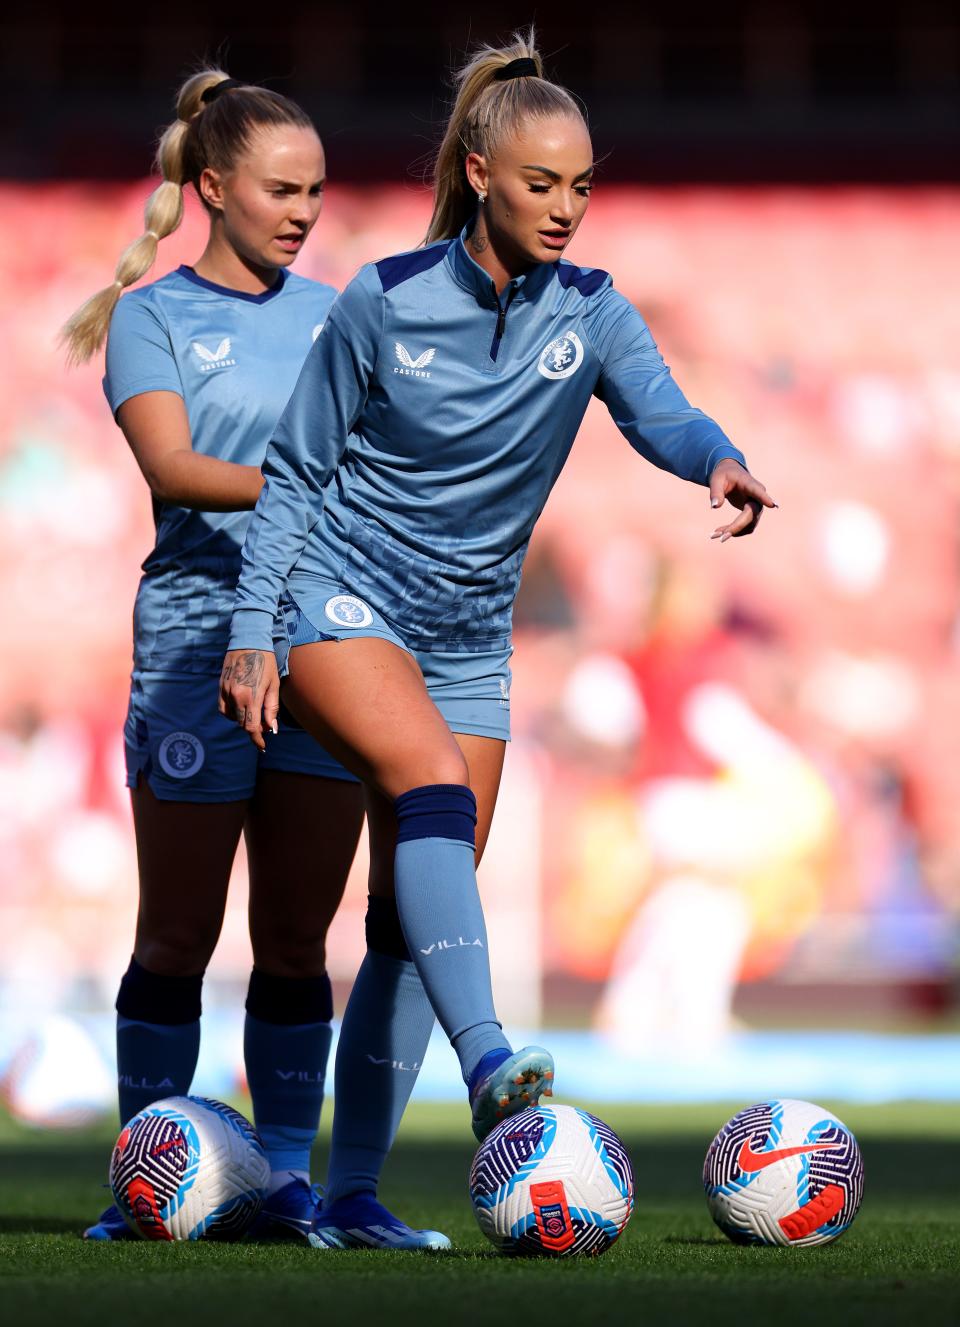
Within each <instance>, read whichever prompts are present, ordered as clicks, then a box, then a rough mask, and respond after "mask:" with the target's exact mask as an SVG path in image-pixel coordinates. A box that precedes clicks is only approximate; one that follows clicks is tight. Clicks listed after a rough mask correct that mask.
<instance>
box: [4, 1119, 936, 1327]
mask: <svg viewBox="0 0 960 1327" xmlns="http://www.w3.org/2000/svg"><path fill="white" fill-rule="evenodd" d="M741 1104H743V1103H741ZM736 1108H737V1107H736V1106H735V1105H730V1106H725V1105H721V1106H696V1107H685V1106H681V1107H628V1108H624V1107H613V1106H599V1107H595V1109H596V1111H597V1113H598V1114H599V1115H600V1116H601V1117H602V1118H604V1119H606V1120H608V1121H609V1123H610V1124H611V1125H612V1126H613V1127H614V1128H615V1129H617V1130H618V1131H619V1132H620V1133H621V1135H622V1136H623V1137H624V1139H625V1140H626V1142H627V1143H628V1145H629V1147H630V1152H631V1155H632V1157H633V1162H634V1167H635V1170H636V1177H637V1206H636V1212H635V1215H634V1217H633V1220H632V1221H631V1223H630V1226H629V1228H628V1230H627V1232H626V1234H625V1235H624V1236H623V1237H622V1239H621V1240H620V1241H619V1243H618V1244H617V1245H616V1246H615V1247H614V1248H613V1250H611V1252H610V1253H608V1254H606V1255H605V1256H604V1257H602V1258H598V1259H595V1260H583V1261H578V1260H575V1259H573V1260H569V1261H566V1262H546V1261H538V1262H530V1261H511V1260H508V1259H503V1258H499V1257H497V1256H496V1255H494V1254H493V1252H492V1251H491V1250H490V1248H489V1246H488V1245H487V1244H486V1243H485V1241H484V1240H483V1238H482V1236H481V1235H480V1233H479V1231H478V1230H477V1227H476V1225H475V1224H474V1220H473V1216H472V1213H471V1211H470V1207H469V1203H468V1200H467V1196H466V1174H467V1170H468V1167H469V1163H470V1158H471V1155H472V1150H473V1149H472V1147H471V1139H470V1136H469V1129H468V1122H467V1119H466V1112H465V1110H463V1109H457V1108H455V1107H453V1106H429V1105H422V1106H418V1107H413V1108H411V1110H410V1111H409V1112H408V1118H407V1120H406V1121H405V1123H404V1127H403V1130H402V1132H401V1135H400V1139H399V1140H398V1143H397V1147H396V1149H395V1151H394V1154H393V1157H392V1158H391V1160H390V1162H389V1166H388V1170H387V1173H386V1175H385V1181H384V1187H383V1197H384V1200H385V1201H386V1202H387V1203H388V1205H390V1206H392V1207H393V1208H394V1210H396V1211H397V1212H398V1213H399V1214H400V1215H402V1216H403V1217H404V1218H405V1219H406V1220H408V1221H409V1222H410V1223H411V1224H413V1225H422V1226H432V1227H436V1228H438V1229H441V1230H445V1231H446V1232H447V1233H448V1234H449V1235H450V1236H451V1238H452V1239H453V1241H454V1244H455V1245H456V1250H455V1251H454V1252H453V1253H450V1254H442V1255H425V1254H409V1253H379V1252H373V1251H357V1252H339V1251H335V1252H330V1251H327V1252H314V1251H312V1250H310V1249H306V1248H300V1247H294V1246H291V1245H266V1244H260V1245H244V1244H233V1245H216V1244H211V1245H204V1244H202V1243H200V1244H179V1245H155V1244H147V1243H142V1242H130V1243H123V1244H115V1245H86V1244H84V1243H83V1242H82V1241H81V1240H80V1238H79V1231H80V1229H81V1228H82V1227H83V1225H84V1224H86V1223H88V1222H89V1221H90V1220H91V1219H92V1218H94V1217H95V1216H96V1214H97V1213H98V1211H99V1210H100V1208H101V1207H102V1206H105V1205H106V1202H107V1201H108V1197H107V1194H106V1191H105V1190H104V1189H103V1188H101V1187H100V1186H101V1185H102V1183H103V1180H104V1172H105V1169H106V1164H107V1158H108V1154H109V1148H110V1144H111V1142H112V1137H111V1132H110V1130H109V1129H108V1128H101V1129H98V1130H93V1131H89V1132H84V1133H82V1134H66V1133H57V1134H38V1133H34V1132H31V1131H28V1130H26V1129H23V1128H21V1127H19V1126H16V1125H14V1124H13V1123H11V1122H10V1121H9V1120H4V1119H2V1118H0V1310H2V1315H3V1319H4V1321H5V1322H8V1323H10V1324H18V1327H19V1324H25V1323H30V1324H32V1323H48V1322H49V1323H54V1322H56V1323H58V1324H66V1325H68V1327H86V1324H98V1327H99V1325H103V1327H113V1324H115V1323H119V1322H120V1321H123V1322H135V1323H137V1324H138V1325H139V1327H145V1324H153V1323H162V1324H165V1325H166V1324H170V1327H193V1324H202V1325H203V1327H240V1325H241V1324H248V1323H250V1324H253V1323H257V1324H263V1327H294V1324H296V1325H297V1327H299V1324H301V1323H302V1324H303V1327H321V1324H322V1325H323V1327H327V1325H328V1324H329V1325H330V1327H333V1324H336V1325H337V1327H340V1324H343V1325H344V1327H353V1325H354V1324H365V1323H382V1324H385V1325H387V1327H393V1324H407V1323H411V1324H412V1323H417V1324H444V1323H446V1322H450V1323H451V1324H457V1325H459V1324H483V1325H484V1327H512V1324H514V1323H524V1324H530V1327H534V1325H535V1324H540V1323H552V1324H560V1323H562V1324H567V1323H575V1322H580V1323H584V1324H588V1325H590V1327H592V1324H594V1323H597V1324H621V1323H622V1324H630V1327H651V1325H655V1324H667V1323H669V1324H671V1325H672V1327H673V1325H675V1327H688V1324H690V1325H695V1324H700V1323H703V1324H711V1327H721V1325H722V1324H727V1323H729V1324H737V1325H738V1327H742V1324H744V1323H750V1324H753V1323H757V1324H760V1323H764V1324H772V1325H773V1327H791V1325H792V1324H800V1323H802V1324H804V1327H810V1324H812V1323H817V1324H834V1323H836V1324H841V1323H842V1324H844V1327H859V1325H860V1324H864V1327H866V1325H867V1324H869V1327H877V1325H878V1324H886V1323H898V1324H907V1325H908V1327H926V1324H937V1325H939V1324H944V1327H946V1325H947V1324H950V1325H951V1327H956V1324H958V1323H960V1107H957V1106H929V1105H910V1104H898V1105H893V1106H883V1107H879V1106H878V1107H865V1106H847V1107H843V1106H840V1105H835V1108H836V1109H837V1111H838V1114H839V1115H840V1118H841V1119H843V1120H844V1121H845V1122H846V1123H847V1124H849V1125H850V1127H851V1128H852V1129H853V1130H854V1132H855V1133H856V1134H857V1136H858V1138H859V1140H860V1144H861V1147H862V1149H863V1153H864V1160H865V1165H866V1191H865V1197H864V1203H863V1207H862V1209H861V1212H860V1216H859V1218H858V1220H857V1222H856V1224H855V1226H854V1227H853V1229H852V1230H851V1231H850V1232H849V1233H848V1234H847V1235H846V1236H844V1237H843V1238H842V1239H840V1240H838V1241H837V1242H836V1243H835V1244H831V1245H828V1246H826V1247H822V1248H816V1249H803V1250H799V1249H797V1250H791V1249H750V1248H748V1249H743V1248H736V1247H734V1246H733V1245H732V1244H730V1243H728V1242H727V1241H726V1240H725V1239H724V1238H723V1237H722V1236H720V1234H719V1232H718V1231H716V1229H715V1228H714V1226H713V1224H712V1223H711V1221H710V1218H709V1216H708V1214H707V1210H706V1206H705V1204H704V1201H703V1194H702V1190H701V1187H700V1167H701V1164H702V1161H703V1154H704V1151H705V1149H706V1146H707V1144H708V1142H709V1141H710V1139H711V1137H712V1136H713V1134H714V1132H715V1131H716V1129H717V1128H719V1126H720V1125H721V1124H722V1123H723V1122H724V1120H726V1119H727V1118H728V1117H729V1115H731V1114H732V1113H733V1111H734V1110H735V1109H736ZM325 1152H326V1141H325V1139H324V1140H322V1141H321V1145H320V1146H319V1147H318V1150H317V1155H316V1157H315V1172H316V1173H317V1174H322V1173H323V1167H324V1164H325Z"/></svg>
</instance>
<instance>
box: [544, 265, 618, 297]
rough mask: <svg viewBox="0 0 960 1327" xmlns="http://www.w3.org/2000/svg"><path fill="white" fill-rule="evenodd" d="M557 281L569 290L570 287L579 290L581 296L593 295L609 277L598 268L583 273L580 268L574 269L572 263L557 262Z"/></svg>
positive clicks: (607, 273)
mask: <svg viewBox="0 0 960 1327" xmlns="http://www.w3.org/2000/svg"><path fill="white" fill-rule="evenodd" d="M556 273H557V280H558V281H559V282H560V284H561V286H565V287H566V288H567V289H569V288H570V287H571V286H573V288H574V289H575V290H579V292H580V294H581V295H583V296H587V295H594V294H596V292H597V291H598V290H599V289H600V287H601V286H602V285H603V283H604V281H606V279H607V277H608V276H609V275H610V273H609V272H604V271H603V270H602V269H601V268H599V267H594V268H592V269H591V270H590V271H589V272H585V271H584V270H583V268H582V267H574V265H573V263H564V262H559V263H557V266H556Z"/></svg>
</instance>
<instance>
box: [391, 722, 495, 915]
mask: <svg viewBox="0 0 960 1327" xmlns="http://www.w3.org/2000/svg"><path fill="white" fill-rule="evenodd" d="M453 736H454V738H455V739H456V742H457V745H458V746H459V748H460V750H461V751H462V753H463V757H464V759H465V760H466V762H467V769H468V771H469V775H470V787H471V788H472V789H473V793H474V796H475V797H476V799H477V856H476V862H477V865H478V866H479V865H480V862H481V859H482V858H483V853H484V849H485V848H486V846H487V839H488V837H489V835H490V826H491V824H492V823H493V813H494V810H495V809H496V805H497V793H498V792H499V790H500V776H501V774H502V772H503V758H504V754H505V752H506V745H507V744H506V742H502V741H500V740H499V739H498V738H493V737H475V736H474V735H473V734H471V733H454V734H453ZM367 823H368V825H369V832H370V893H371V894H375V895H377V896H378V897H381V898H392V897H393V893H394V888H393V858H394V852H395V850H396V840H397V820H396V816H395V815H394V814H393V807H392V805H391V803H390V801H389V800H388V799H387V798H386V797H384V796H382V795H381V794H380V793H377V792H376V791H374V790H373V789H370V788H368V789H367Z"/></svg>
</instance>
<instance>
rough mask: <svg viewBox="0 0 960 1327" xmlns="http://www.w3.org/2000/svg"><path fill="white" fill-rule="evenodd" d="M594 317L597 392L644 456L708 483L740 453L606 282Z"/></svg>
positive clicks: (631, 309) (685, 476)
mask: <svg viewBox="0 0 960 1327" xmlns="http://www.w3.org/2000/svg"><path fill="white" fill-rule="evenodd" d="M596 299H597V310H596V313H595V314H594V316H593V317H592V318H591V319H590V340H591V344H592V345H593V347H594V349H595V350H596V352H597V354H598V356H599V358H600V361H601V365H602V368H601V372H600V378H599V380H598V382H597V386H596V389H595V395H596V396H597V397H598V398H599V399H600V400H601V401H603V402H604V404H605V405H606V407H607V409H608V410H609V411H610V415H611V417H612V418H613V422H614V423H615V424H616V426H617V428H618V429H619V430H620V432H621V433H622V434H623V435H624V437H625V438H626V439H627V441H628V442H629V443H630V445H631V447H633V448H634V449H635V450H636V451H638V452H639V453H640V455H641V456H643V457H645V458H646V459H647V460H648V461H652V463H653V464H654V465H656V466H659V467H660V469H661V470H668V471H669V472H670V473H671V474H674V475H677V476H679V477H680V478H681V479H689V480H690V481H691V482H693V483H695V484H707V483H709V481H710V475H711V472H712V471H713V469H714V467H715V466H716V465H717V462H718V461H722V460H724V459H725V458H726V457H731V458H732V459H733V460H735V461H739V462H740V464H741V465H743V466H746V461H745V460H744V458H743V453H742V452H740V451H739V450H738V449H737V448H736V447H735V446H734V445H733V443H732V442H731V441H730V439H729V438H728V437H727V436H726V434H725V433H724V432H723V430H722V429H721V428H720V426H719V425H718V424H716V423H715V422H714V421H713V420H712V419H711V418H710V417H709V416H708V415H705V414H704V413H703V411H702V410H696V409H694V407H693V406H692V405H690V403H689V401H688V400H687V399H686V397H685V396H684V394H683V392H681V390H680V388H679V387H678V386H677V384H676V383H675V382H674V380H673V378H672V377H671V375H670V370H669V369H668V368H667V366H666V364H664V362H663V359H662V357H661V355H660V352H659V350H658V349H657V347H656V343H655V342H654V339H653V337H652V336H651V335H650V331H649V329H648V327H647V325H646V323H645V322H644V321H643V319H642V318H641V317H640V314H639V313H638V312H637V310H636V309H635V308H634V307H633V305H632V304H631V303H630V302H629V301H628V300H627V299H625V298H624V296H623V295H621V294H619V293H618V292H617V291H615V290H614V289H613V288H612V287H611V286H609V285H608V286H606V287H605V289H603V290H602V291H601V292H600V293H599V294H598V295H597V296H596Z"/></svg>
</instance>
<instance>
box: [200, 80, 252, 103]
mask: <svg viewBox="0 0 960 1327" xmlns="http://www.w3.org/2000/svg"><path fill="white" fill-rule="evenodd" d="M243 86H244V84H243V83H242V82H241V80H240V79H239V78H223V79H221V80H220V82H219V83H214V85H213V86H212V87H209V88H206V89H205V91H203V92H202V93H201V94H200V100H201V101H202V102H203V104H204V105H205V106H209V105H210V103H211V101H216V99H217V98H218V97H219V96H220V94H221V93H223V92H229V91H230V89H231V88H242V87H243Z"/></svg>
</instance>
